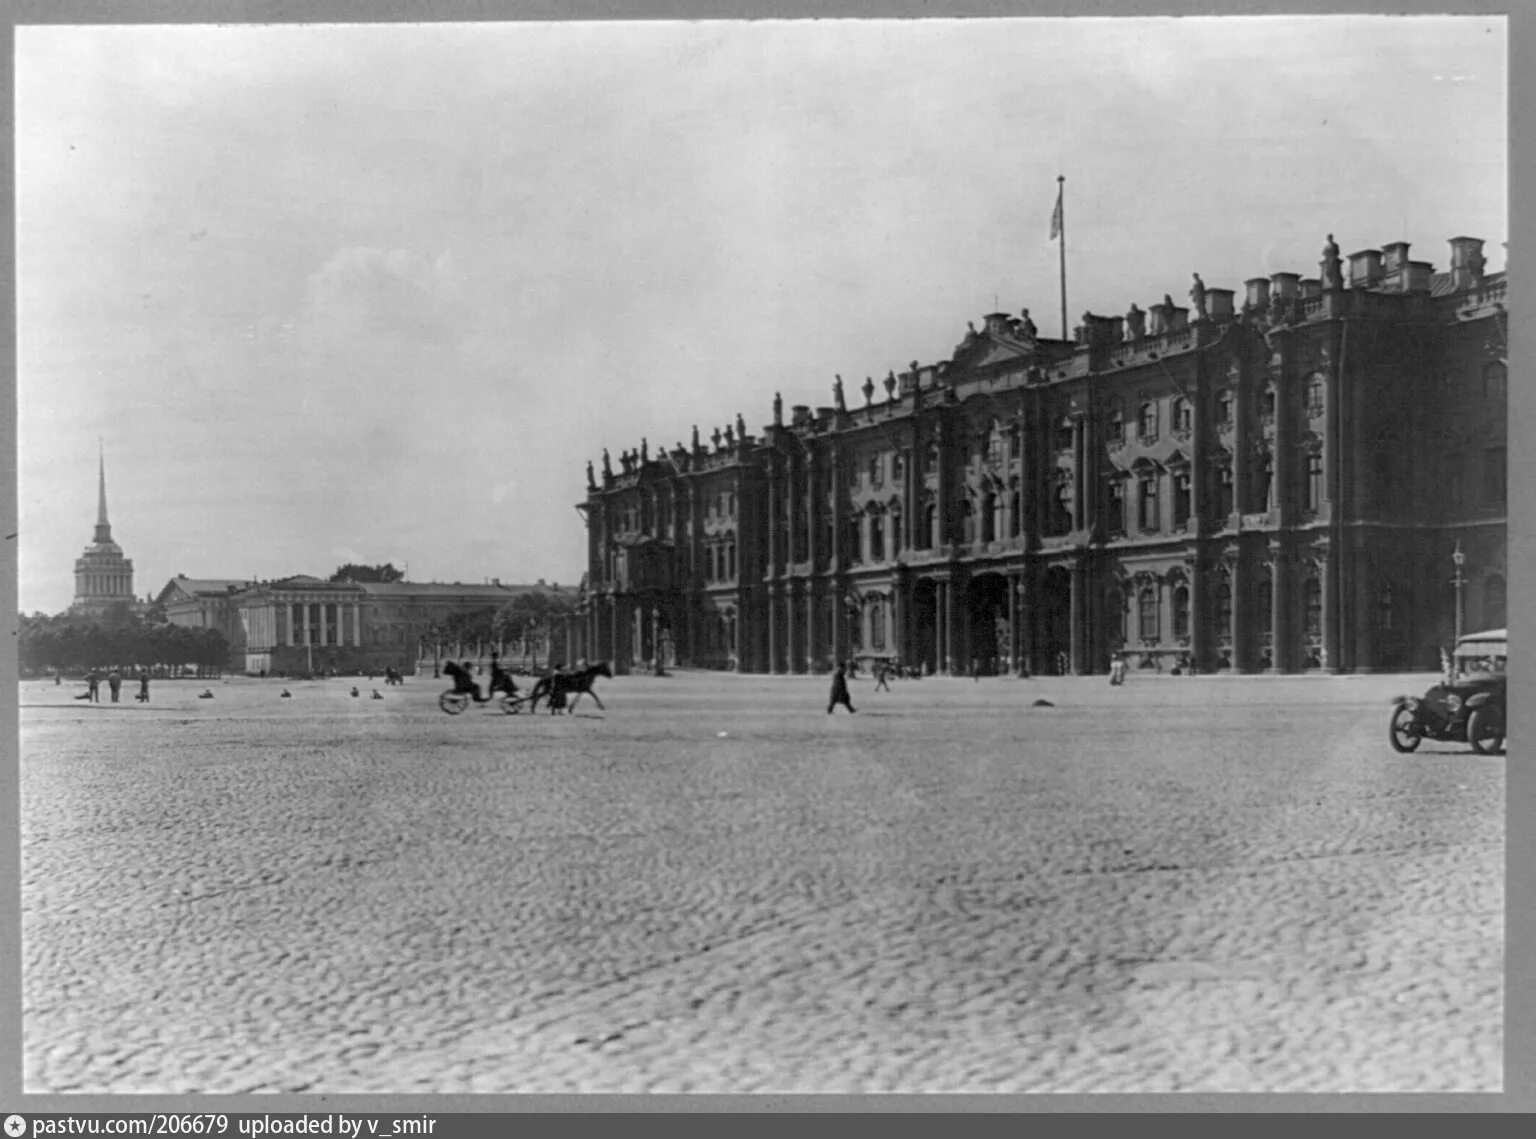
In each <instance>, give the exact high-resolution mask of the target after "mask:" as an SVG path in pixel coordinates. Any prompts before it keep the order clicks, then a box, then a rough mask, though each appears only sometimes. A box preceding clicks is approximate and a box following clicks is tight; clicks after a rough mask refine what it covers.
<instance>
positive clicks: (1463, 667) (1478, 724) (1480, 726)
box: [1387, 629, 1509, 755]
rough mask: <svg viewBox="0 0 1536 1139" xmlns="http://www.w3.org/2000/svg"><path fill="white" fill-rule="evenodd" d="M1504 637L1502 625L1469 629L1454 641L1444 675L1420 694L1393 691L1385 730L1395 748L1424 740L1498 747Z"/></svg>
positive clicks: (1485, 751)
mask: <svg viewBox="0 0 1536 1139" xmlns="http://www.w3.org/2000/svg"><path fill="white" fill-rule="evenodd" d="M1508 663H1509V639H1508V636H1507V634H1506V631H1505V630H1503V629H1488V630H1486V631H1485V632H1481V633H1472V634H1470V635H1468V636H1465V637H1462V638H1461V640H1459V641H1457V642H1456V648H1455V651H1454V652H1453V653H1452V654H1451V657H1450V660H1449V664H1448V668H1447V670H1446V675H1445V676H1444V677H1443V678H1442V679H1441V682H1440V683H1439V684H1436V685H1435V686H1434V687H1433V688H1431V689H1430V690H1429V691H1428V692H1426V693H1424V695H1423V696H1422V697H1417V698H1416V697H1412V696H1397V697H1394V698H1393V700H1392V704H1393V707H1392V720H1391V722H1390V724H1389V726H1388V729H1387V734H1388V737H1389V738H1390V739H1391V741H1392V746H1393V748H1395V749H1396V750H1398V751H1413V750H1414V749H1415V748H1417V747H1418V746H1419V744H1420V743H1422V742H1423V741H1424V740H1449V741H1453V742H1455V743H1467V744H1471V745H1472V750H1473V751H1475V752H1477V753H1478V754H1479V755H1489V754H1491V753H1493V752H1499V751H1503V750H1504V708H1505V702H1504V701H1505V688H1506V686H1507V681H1508V677H1507V675H1506V669H1507V667H1508Z"/></svg>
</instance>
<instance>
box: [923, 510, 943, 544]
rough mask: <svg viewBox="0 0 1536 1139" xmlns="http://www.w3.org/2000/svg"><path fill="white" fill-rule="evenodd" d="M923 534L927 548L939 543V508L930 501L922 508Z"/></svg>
mask: <svg viewBox="0 0 1536 1139" xmlns="http://www.w3.org/2000/svg"><path fill="white" fill-rule="evenodd" d="M923 534H924V536H925V537H926V538H927V540H928V547H927V548H928V549H932V548H933V547H934V546H937V545H939V508H938V507H937V506H935V505H934V504H933V503H931V502H930V503H929V504H928V505H927V506H925V507H924V508H923Z"/></svg>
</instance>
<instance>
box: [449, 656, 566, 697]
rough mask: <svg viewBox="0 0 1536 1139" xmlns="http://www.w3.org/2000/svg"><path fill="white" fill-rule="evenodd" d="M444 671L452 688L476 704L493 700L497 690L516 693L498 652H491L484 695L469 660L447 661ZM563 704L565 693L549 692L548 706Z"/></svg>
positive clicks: (514, 694) (509, 693)
mask: <svg viewBox="0 0 1536 1139" xmlns="http://www.w3.org/2000/svg"><path fill="white" fill-rule="evenodd" d="M443 672H445V673H446V674H447V675H448V676H449V677H450V678H451V679H452V680H453V690H454V691H455V692H462V693H464V694H465V695H466V696H469V697H470V698H471V699H472V700H474V702H475V703H476V704H484V703H486V702H487V701H490V700H494V699H495V698H496V694H497V693H498V692H500V693H502V694H503V695H506V696H514V697H515V696H516V695H517V684H516V682H515V681H513V679H512V674H511V673H510V672H508V671H507V670H506V669H504V668H502V667H501V656H500V654H499V653H492V654H491V682H490V684H488V685H487V686H486V692H485V695H483V696H482V695H481V694H480V685H479V684H478V683H477V682H476V681H475V676H474V665H473V664H472V663H471V662H470V661H465V662H464V663H463V664H459V663H458V662H457V661H449V662H448V663H447V664H445V665H443ZM564 706H565V694H564V692H562V691H560V690H559V689H558V688H557V689H555V690H553V691H551V693H550V707H551V708H554V709H557V710H558V709H560V708H563V707H564Z"/></svg>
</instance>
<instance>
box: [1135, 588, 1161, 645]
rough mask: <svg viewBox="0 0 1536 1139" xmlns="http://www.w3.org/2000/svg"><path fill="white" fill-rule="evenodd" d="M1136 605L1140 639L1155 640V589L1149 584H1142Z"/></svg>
mask: <svg viewBox="0 0 1536 1139" xmlns="http://www.w3.org/2000/svg"><path fill="white" fill-rule="evenodd" d="M1136 600H1137V607H1138V609H1139V610H1140V617H1141V639H1142V640H1144V641H1155V640H1157V635H1158V630H1157V590H1155V589H1153V588H1152V587H1151V586H1150V585H1148V586H1144V587H1143V588H1142V591H1141V593H1140V595H1139V596H1138V597H1137V599H1136Z"/></svg>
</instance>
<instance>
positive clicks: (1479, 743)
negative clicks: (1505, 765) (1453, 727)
mask: <svg viewBox="0 0 1536 1139" xmlns="http://www.w3.org/2000/svg"><path fill="white" fill-rule="evenodd" d="M1467 742H1468V743H1469V744H1471V745H1472V750H1473V751H1475V752H1477V754H1478V755H1492V754H1493V753H1494V752H1496V751H1498V750H1499V749H1500V748H1501V747H1503V746H1504V725H1503V723H1502V722H1501V721H1500V718H1499V714H1498V713H1497V712H1495V711H1494V710H1493V709H1491V708H1474V709H1472V714H1471V715H1470V716H1468V717H1467Z"/></svg>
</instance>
